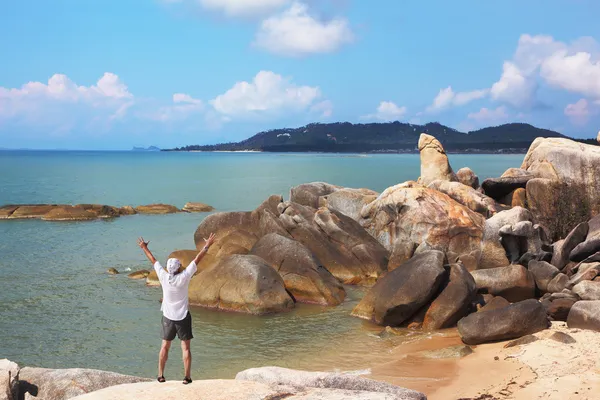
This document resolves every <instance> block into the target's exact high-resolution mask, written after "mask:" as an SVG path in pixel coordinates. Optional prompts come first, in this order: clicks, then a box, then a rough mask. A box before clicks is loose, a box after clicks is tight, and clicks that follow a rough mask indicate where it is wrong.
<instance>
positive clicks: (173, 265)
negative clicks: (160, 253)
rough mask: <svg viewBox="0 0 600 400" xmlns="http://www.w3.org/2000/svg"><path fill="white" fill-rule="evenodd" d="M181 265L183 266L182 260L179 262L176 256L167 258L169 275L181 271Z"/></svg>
mask: <svg viewBox="0 0 600 400" xmlns="http://www.w3.org/2000/svg"><path fill="white" fill-rule="evenodd" d="M179 267H181V262H179V260H178V259H176V258H169V259H168V260H167V272H168V273H169V275H174V274H176V273H177V271H179Z"/></svg>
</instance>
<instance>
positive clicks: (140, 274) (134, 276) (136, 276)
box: [127, 269, 150, 279]
mask: <svg viewBox="0 0 600 400" xmlns="http://www.w3.org/2000/svg"><path fill="white" fill-rule="evenodd" d="M148 275H150V271H148V270H146V269H142V270H140V271H135V272H132V273H130V274H129V275H127V277H129V278H131V279H144V278H146V277H147V276H148Z"/></svg>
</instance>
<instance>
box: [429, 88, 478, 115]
mask: <svg viewBox="0 0 600 400" xmlns="http://www.w3.org/2000/svg"><path fill="white" fill-rule="evenodd" d="M488 92H489V91H488V90H487V89H481V90H473V91H471V92H458V93H456V92H454V90H452V86H448V87H447V88H445V89H441V90H440V92H439V93H438V95H437V96H436V97H435V99H433V104H432V105H430V106H429V107H427V112H436V111H441V110H444V109H447V108H449V107H452V106H457V107H459V106H464V105H465V104H468V103H470V102H472V101H474V100H479V99H482V98H484V97H485V96H487V94H488Z"/></svg>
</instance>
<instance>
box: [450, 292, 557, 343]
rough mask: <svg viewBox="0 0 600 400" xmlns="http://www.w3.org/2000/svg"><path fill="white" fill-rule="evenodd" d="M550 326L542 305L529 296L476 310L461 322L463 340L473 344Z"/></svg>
mask: <svg viewBox="0 0 600 400" xmlns="http://www.w3.org/2000/svg"><path fill="white" fill-rule="evenodd" d="M549 326H550V322H549V321H548V316H547V315H546V310H545V308H544V307H543V306H542V304H541V303H540V302H539V301H537V300H535V299H529V300H524V301H521V302H518V303H514V304H511V305H509V306H507V307H503V308H499V309H496V310H491V311H485V312H477V313H473V314H471V315H468V316H467V317H465V318H463V319H461V320H460V321H459V322H458V332H459V334H460V337H461V339H462V341H463V342H464V343H466V344H470V345H474V344H481V343H487V342H494V341H499V340H509V339H515V338H518V337H521V336H525V335H530V334H532V333H536V332H539V331H542V330H544V329H547V328H548V327H549Z"/></svg>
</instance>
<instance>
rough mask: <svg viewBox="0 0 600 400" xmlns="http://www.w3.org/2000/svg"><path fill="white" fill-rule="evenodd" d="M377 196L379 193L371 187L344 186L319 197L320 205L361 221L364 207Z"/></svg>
mask: <svg viewBox="0 0 600 400" xmlns="http://www.w3.org/2000/svg"><path fill="white" fill-rule="evenodd" d="M377 196H379V193H377V192H374V191H372V190H370V189H350V188H343V189H338V190H336V191H335V192H333V193H331V194H328V195H325V196H321V197H319V207H327V208H329V209H332V210H335V211H338V212H340V213H342V214H344V215H347V216H348V217H350V218H352V219H353V220H355V221H359V220H360V212H361V211H362V209H363V207H364V206H365V205H367V204H369V203H371V202H373V201H374V200H375V199H377Z"/></svg>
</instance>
